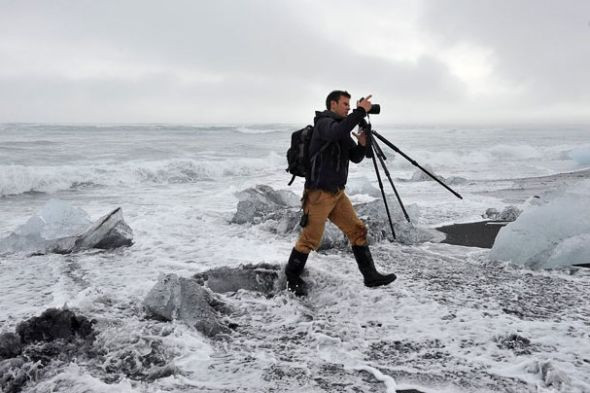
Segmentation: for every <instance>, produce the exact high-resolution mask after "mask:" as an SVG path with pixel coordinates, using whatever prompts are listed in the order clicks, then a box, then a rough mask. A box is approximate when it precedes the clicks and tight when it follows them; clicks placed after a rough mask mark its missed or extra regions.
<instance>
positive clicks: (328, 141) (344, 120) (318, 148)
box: [305, 108, 367, 192]
mask: <svg viewBox="0 0 590 393" xmlns="http://www.w3.org/2000/svg"><path fill="white" fill-rule="evenodd" d="M366 114H367V113H366V112H365V110H364V109H362V108H357V109H355V110H353V111H352V113H351V114H350V115H348V116H346V117H340V116H339V115H337V114H336V113H334V112H331V111H328V110H326V111H323V112H316V116H315V119H314V130H313V136H312V138H311V145H310V146H309V156H310V157H311V165H310V173H309V174H308V176H307V177H306V180H305V188H310V189H320V190H325V191H331V192H336V191H338V190H341V189H343V188H344V186H345V184H346V181H347V179H348V161H349V160H350V161H352V162H354V163H359V162H361V161H362V160H363V158H364V157H365V154H366V153H367V148H366V147H364V146H361V145H357V144H356V142H355V141H354V140H353V139H352V138H351V136H350V132H351V131H352V130H353V129H354V127H355V126H357V125H358V124H359V123H361V122H363V123H364V117H365V116H366ZM322 148H323V149H322Z"/></svg>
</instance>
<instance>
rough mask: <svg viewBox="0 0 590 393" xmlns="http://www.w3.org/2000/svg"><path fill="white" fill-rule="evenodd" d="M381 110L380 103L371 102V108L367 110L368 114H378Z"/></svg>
mask: <svg viewBox="0 0 590 393" xmlns="http://www.w3.org/2000/svg"><path fill="white" fill-rule="evenodd" d="M380 112H381V105H379V104H373V105H372V106H371V110H370V111H369V112H368V113H369V114H370V115H378V114H379V113H380Z"/></svg>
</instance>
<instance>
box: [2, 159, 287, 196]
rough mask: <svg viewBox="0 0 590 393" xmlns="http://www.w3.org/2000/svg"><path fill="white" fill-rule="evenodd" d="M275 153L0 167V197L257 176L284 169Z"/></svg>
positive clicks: (281, 161)
mask: <svg viewBox="0 0 590 393" xmlns="http://www.w3.org/2000/svg"><path fill="white" fill-rule="evenodd" d="M283 166H284V158H283V157H281V156H279V155H278V154H276V153H271V154H270V155H269V156H267V157H261V158H240V159H226V160H219V159H217V160H193V159H174V160H163V161H142V162H138V161H131V162H125V163H117V162H111V163H99V164H90V165H77V166H70V165H61V166H24V165H0V197H3V196H8V195H20V194H24V193H34V192H41V193H54V192H57V191H63V190H75V189H80V188H88V187H99V186H132V185H137V184H144V183H146V184H149V183H152V184H177V183H194V182H198V181H214V180H216V179H219V178H225V177H232V176H250V175H259V174H260V173H263V172H265V171H272V172H275V171H277V170H279V169H284V168H283Z"/></svg>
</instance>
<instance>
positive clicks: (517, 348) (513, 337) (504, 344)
mask: <svg viewBox="0 0 590 393" xmlns="http://www.w3.org/2000/svg"><path fill="white" fill-rule="evenodd" d="M496 342H497V345H498V348H501V349H509V350H511V351H513V352H514V353H515V354H517V355H528V354H530V353H531V351H530V346H531V340H529V339H528V338H526V337H522V336H519V335H518V334H510V335H508V336H506V337H498V338H497V339H496Z"/></svg>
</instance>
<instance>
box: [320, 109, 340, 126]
mask: <svg viewBox="0 0 590 393" xmlns="http://www.w3.org/2000/svg"><path fill="white" fill-rule="evenodd" d="M323 118H331V119H334V120H342V119H344V117H342V116H340V115H339V114H337V113H335V112H332V111H329V110H327V109H326V110H325V111H322V112H320V111H316V112H315V118H314V119H313V122H314V123H317V122H318V120H320V119H323Z"/></svg>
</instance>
